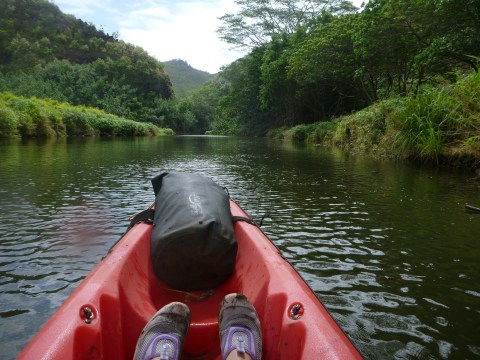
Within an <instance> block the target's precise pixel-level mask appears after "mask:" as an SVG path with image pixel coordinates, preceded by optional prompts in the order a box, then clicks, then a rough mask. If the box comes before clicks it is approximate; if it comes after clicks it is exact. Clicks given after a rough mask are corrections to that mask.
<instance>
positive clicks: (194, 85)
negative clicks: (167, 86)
mask: <svg viewBox="0 0 480 360" xmlns="http://www.w3.org/2000/svg"><path fill="white" fill-rule="evenodd" d="M165 70H166V72H167V74H168V76H169V77H170V80H171V81H172V85H173V90H174V91H175V95H176V97H177V98H179V99H181V98H185V97H187V96H188V95H190V93H191V92H192V91H193V90H195V89H198V88H199V87H200V86H202V85H203V84H204V83H206V82H207V81H208V80H210V79H211V78H213V76H214V75H212V74H210V73H208V72H206V71H201V70H197V69H194V68H193V67H191V66H190V65H189V64H188V63H187V62H186V61H183V60H180V59H175V60H170V61H166V62H165Z"/></svg>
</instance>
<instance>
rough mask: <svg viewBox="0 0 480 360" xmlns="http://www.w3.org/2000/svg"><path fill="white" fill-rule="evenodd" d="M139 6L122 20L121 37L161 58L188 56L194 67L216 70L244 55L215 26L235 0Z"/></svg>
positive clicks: (120, 25) (213, 71)
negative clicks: (224, 40) (236, 50)
mask: <svg viewBox="0 0 480 360" xmlns="http://www.w3.org/2000/svg"><path fill="white" fill-rule="evenodd" d="M148 5H150V6H151V7H144V8H140V9H139V8H138V7H137V10H135V11H132V12H130V13H128V14H126V15H125V17H124V19H123V20H122V21H121V22H120V23H119V33H120V37H121V38H122V39H124V40H125V41H127V42H130V43H133V44H136V45H139V46H141V47H143V48H144V49H145V50H147V51H148V52H149V53H150V54H151V55H153V56H155V57H156V58H158V59H159V60H162V61H166V60H171V59H177V58H179V59H183V60H186V61H187V62H188V63H189V64H190V65H192V66H193V67H194V68H197V69H201V70H205V71H208V72H211V73H215V72H217V71H218V70H219V68H220V67H221V66H223V65H227V64H229V63H231V62H232V61H234V60H235V59H237V58H238V57H240V56H242V54H240V53H238V52H234V51H229V50H228V45H227V44H225V43H223V42H222V41H220V39H219V38H218V36H217V34H216V29H217V28H218V26H219V25H220V21H219V20H218V17H220V16H222V15H223V14H225V13H226V12H232V11H235V9H234V7H233V5H234V4H233V0H231V1H227V0H222V1H217V2H204V1H200V0H198V1H190V2H181V3H178V2H177V3H175V4H172V3H169V4H168V5H166V4H163V5H156V6H152V5H154V4H152V2H151V1H150V4H148Z"/></svg>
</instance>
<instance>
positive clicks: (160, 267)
mask: <svg viewBox="0 0 480 360" xmlns="http://www.w3.org/2000/svg"><path fill="white" fill-rule="evenodd" d="M152 184H153V190H154V191H155V196H156V198H155V216H154V222H153V223H154V226H153V231H152V238H151V253H152V263H153V269H154V270H155V274H156V275H157V277H158V278H159V279H160V280H163V281H165V282H166V283H167V284H168V285H169V286H171V287H172V288H174V289H179V290H206V289H212V288H214V287H217V286H218V285H220V284H221V283H222V282H224V281H225V280H226V279H227V278H228V277H229V276H230V275H231V274H232V272H233V269H234V267H235V258H236V255H237V242H236V239H235V233H234V230H233V224H232V217H231V214H230V203H229V197H228V195H227V193H226V191H225V190H224V189H223V188H222V187H220V186H219V185H217V184H216V183H215V182H213V180H211V179H209V178H208V177H206V176H204V175H201V174H190V173H162V174H160V175H159V176H157V177H155V178H153V179H152Z"/></svg>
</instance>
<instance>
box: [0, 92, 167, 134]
mask: <svg viewBox="0 0 480 360" xmlns="http://www.w3.org/2000/svg"><path fill="white" fill-rule="evenodd" d="M162 135H175V133H174V131H173V130H172V129H162V128H158V127H157V126H155V125H153V124H151V123H142V122H136V121H132V120H128V119H124V118H121V117H118V116H116V115H112V114H108V113H106V112H104V111H102V110H99V109H95V108H90V107H85V106H73V105H70V104H66V103H60V102H58V101H55V100H51V99H37V98H35V97H32V98H29V99H27V98H24V97H19V96H15V95H13V94H11V93H9V92H2V93H0V138H18V137H20V138H33V137H41V138H50V137H64V136H162Z"/></svg>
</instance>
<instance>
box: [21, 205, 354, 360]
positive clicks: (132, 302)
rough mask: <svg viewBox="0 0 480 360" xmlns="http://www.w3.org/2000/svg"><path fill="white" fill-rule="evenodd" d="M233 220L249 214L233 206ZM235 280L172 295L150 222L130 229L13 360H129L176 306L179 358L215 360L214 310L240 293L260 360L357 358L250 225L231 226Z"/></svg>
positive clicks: (217, 347) (303, 285)
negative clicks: (180, 321)
mask: <svg viewBox="0 0 480 360" xmlns="http://www.w3.org/2000/svg"><path fill="white" fill-rule="evenodd" d="M230 207H231V212H232V216H240V217H247V215H246V214H245V212H244V211H243V210H242V209H241V208H240V207H239V206H238V205H237V204H236V203H235V202H233V201H231V202H230ZM234 229H235V235H236V238H237V241H238V254H237V260H236V265H235V270H234V273H233V275H232V276H231V277H230V278H229V279H228V280H227V281H226V282H225V283H223V284H222V285H221V286H219V287H218V288H216V289H214V290H210V291H204V292H202V291H195V292H184V291H178V290H173V289H171V288H169V287H168V286H167V285H166V284H165V283H163V282H161V281H159V280H158V279H157V277H156V276H155V274H154V271H153V267H152V264H151V262H150V261H149V259H150V235H151V232H152V225H151V224H148V223H146V222H141V223H139V224H137V225H135V226H134V227H133V228H131V229H130V230H129V231H128V232H127V233H126V234H125V235H124V236H123V237H122V238H121V239H120V241H119V242H118V243H117V244H116V245H115V246H114V247H113V249H112V250H111V251H110V252H109V254H108V255H107V256H106V257H105V258H104V259H103V260H102V261H101V262H100V263H99V264H98V265H97V266H96V267H95V269H93V271H92V272H91V273H90V274H89V275H88V276H87V278H85V280H83V282H82V283H81V284H80V285H79V286H78V288H77V289H76V290H75V291H74V292H73V293H72V294H71V296H70V297H69V298H68V299H67V300H66V301H65V303H64V304H63V305H62V306H61V307H60V308H59V309H58V310H57V312H56V313H55V314H54V315H53V316H52V318H51V319H50V320H49V321H48V322H47V323H46V324H45V325H44V327H43V328H42V329H41V330H40V332H39V333H38V334H37V335H36V336H35V337H34V338H33V339H32V340H31V341H30V343H29V344H28V345H27V347H26V348H25V349H24V350H23V351H22V353H20V355H19V356H18V359H59V360H60V359H61V360H65V359H132V358H133V354H134V351H135V345H136V342H137V339H138V336H139V334H140V332H141V331H142V329H143V327H144V326H145V324H146V323H147V321H148V320H149V319H150V318H151V317H152V315H153V314H155V312H156V311H157V310H158V309H160V308H161V307H163V306H164V305H166V304H167V303H170V302H172V301H181V302H184V303H186V304H187V305H188V307H189V308H190V309H191V312H192V322H191V325H190V329H189V331H188V335H187V338H186V341H185V345H184V356H183V358H185V359H221V356H220V344H219V336H218V322H217V316H218V309H219V304H220V301H221V300H222V299H223V297H224V296H225V295H226V294H229V293H232V292H241V293H243V294H245V295H246V296H247V297H248V298H249V300H250V301H251V302H252V303H253V304H254V306H255V308H256V310H257V312H258V314H259V317H260V321H261V324H262V332H263V349H264V357H263V358H264V359H290V360H292V359H305V360H307V359H308V360H312V359H361V358H362V357H361V355H360V354H359V352H358V351H357V349H356V348H355V347H354V346H353V344H352V343H351V342H350V340H349V339H348V338H347V337H346V335H345V334H344V333H343V331H342V330H341V329H340V327H339V326H338V324H337V323H336V322H335V321H334V320H333V318H332V316H331V315H330V314H329V312H328V311H327V310H326V309H325V307H324V306H323V305H322V304H321V303H320V301H319V300H318V298H317V297H316V295H315V294H314V293H313V291H312V290H311V289H310V288H309V286H308V285H307V284H306V283H305V281H304V280H303V279H302V278H301V277H300V275H299V274H298V273H297V272H296V271H295V270H294V268H293V267H292V266H291V265H290V264H289V263H288V262H287V261H286V260H285V259H284V258H283V257H282V255H281V254H280V252H279V250H278V249H277V248H276V247H275V245H273V244H272V243H271V241H270V240H269V239H268V238H267V237H266V236H265V234H264V233H263V232H262V231H261V230H260V229H259V228H258V227H257V226H255V225H254V224H250V223H248V222H245V221H239V222H236V223H235V225H234Z"/></svg>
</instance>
